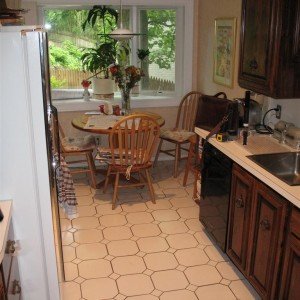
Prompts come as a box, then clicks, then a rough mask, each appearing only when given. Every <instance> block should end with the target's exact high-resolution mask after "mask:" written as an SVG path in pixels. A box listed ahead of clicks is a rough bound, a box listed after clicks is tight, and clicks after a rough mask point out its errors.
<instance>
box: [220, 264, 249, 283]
mask: <svg viewBox="0 0 300 300" xmlns="http://www.w3.org/2000/svg"><path fill="white" fill-rule="evenodd" d="M216 268H217V269H218V271H219V272H220V273H221V275H222V277H223V278H225V279H228V280H230V281H232V280H238V279H242V278H243V275H242V274H241V273H240V271H239V270H238V269H237V268H236V267H235V266H234V264H233V263H231V262H220V263H218V264H217V266H216Z"/></svg>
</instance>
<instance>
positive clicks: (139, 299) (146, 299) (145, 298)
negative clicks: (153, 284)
mask: <svg viewBox="0 0 300 300" xmlns="http://www.w3.org/2000/svg"><path fill="white" fill-rule="evenodd" d="M126 300H159V298H157V297H155V296H152V295H140V296H133V297H127V298H126Z"/></svg>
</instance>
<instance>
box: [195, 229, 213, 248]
mask: <svg viewBox="0 0 300 300" xmlns="http://www.w3.org/2000/svg"><path fill="white" fill-rule="evenodd" d="M194 237H195V238H196V239H197V241H198V243H199V244H201V245H204V246H209V245H212V243H213V242H212V240H211V238H210V237H209V235H208V234H207V232H206V231H198V232H196V233H195V234H194Z"/></svg>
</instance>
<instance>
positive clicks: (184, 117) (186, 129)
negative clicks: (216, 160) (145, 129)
mask: <svg viewBox="0 0 300 300" xmlns="http://www.w3.org/2000/svg"><path fill="white" fill-rule="evenodd" d="M201 95H202V94H201V93H200V92H197V91H192V92H189V93H188V94H186V95H185V96H184V97H183V98H182V100H181V102H180V105H179V108H178V111H177V118H176V123H175V128H174V129H168V130H162V132H161V135H160V143H159V146H158V149H157V152H156V156H155V161H154V165H156V163H157V161H158V157H159V154H160V152H162V153H165V154H167V155H170V156H172V157H174V158H175V163H174V172H173V176H174V177H175V178H176V177H177V176H178V165H179V161H180V160H181V150H185V151H188V149H187V148H185V147H183V145H185V144H188V143H189V138H190V137H192V136H194V135H195V132H194V127H195V118H196V114H197V108H198V101H199V97H200V96H201ZM164 141H167V142H169V143H172V144H175V148H172V149H167V150H162V145H163V142H164Z"/></svg>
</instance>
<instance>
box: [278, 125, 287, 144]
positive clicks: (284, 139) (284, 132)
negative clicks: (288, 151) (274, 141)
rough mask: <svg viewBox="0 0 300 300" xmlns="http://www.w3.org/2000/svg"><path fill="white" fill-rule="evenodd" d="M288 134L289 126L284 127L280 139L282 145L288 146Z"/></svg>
mask: <svg viewBox="0 0 300 300" xmlns="http://www.w3.org/2000/svg"><path fill="white" fill-rule="evenodd" d="M286 133H287V124H285V125H284V129H283V130H282V132H281V136H280V139H279V143H280V144H286Z"/></svg>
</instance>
